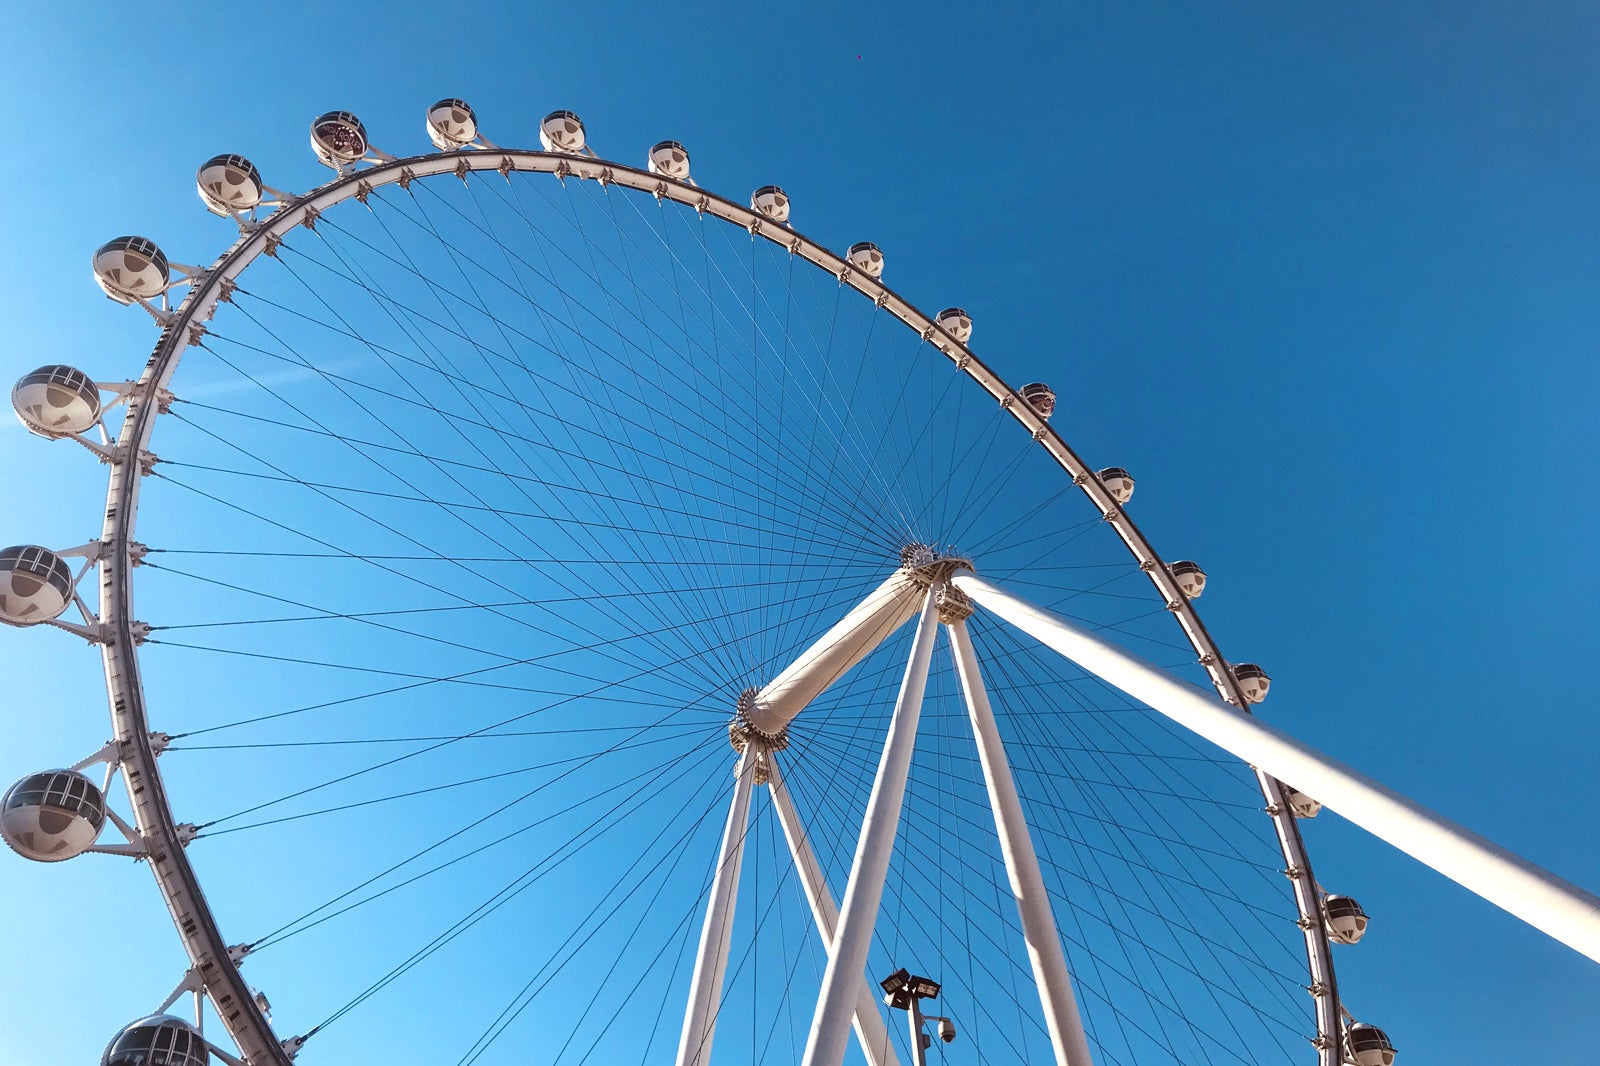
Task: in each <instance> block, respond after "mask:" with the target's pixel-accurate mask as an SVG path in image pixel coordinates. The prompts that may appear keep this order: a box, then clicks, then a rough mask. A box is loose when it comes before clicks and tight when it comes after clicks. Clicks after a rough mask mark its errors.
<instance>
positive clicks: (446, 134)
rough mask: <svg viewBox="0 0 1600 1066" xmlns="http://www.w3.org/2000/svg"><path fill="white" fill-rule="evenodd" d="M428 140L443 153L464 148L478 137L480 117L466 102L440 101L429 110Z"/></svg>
mask: <svg viewBox="0 0 1600 1066" xmlns="http://www.w3.org/2000/svg"><path fill="white" fill-rule="evenodd" d="M427 123H428V139H429V140H430V141H432V142H433V146H434V147H435V148H437V149H439V150H440V151H441V152H448V151H450V150H451V149H453V148H462V147H465V146H466V145H468V144H471V143H472V140H473V138H474V137H476V136H477V135H478V116H477V115H476V114H474V113H473V110H472V108H471V107H470V106H468V104H467V102H466V101H465V100H440V101H438V102H437V103H435V104H434V105H433V106H432V107H430V108H428V118H427Z"/></svg>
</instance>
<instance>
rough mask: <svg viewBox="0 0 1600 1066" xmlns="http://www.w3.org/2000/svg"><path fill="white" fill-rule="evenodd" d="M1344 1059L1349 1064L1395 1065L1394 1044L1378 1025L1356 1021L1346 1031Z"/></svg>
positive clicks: (1359, 1065) (1367, 1065)
mask: <svg viewBox="0 0 1600 1066" xmlns="http://www.w3.org/2000/svg"><path fill="white" fill-rule="evenodd" d="M1344 1061H1345V1062H1347V1063H1348V1064H1349V1066H1393V1063H1394V1045H1393V1044H1391V1043H1389V1034H1388V1033H1385V1032H1384V1031H1383V1030H1382V1029H1379V1028H1378V1027H1377V1026H1376V1025H1367V1024H1366V1023H1365V1022H1354V1023H1352V1024H1351V1025H1349V1026H1348V1027H1346V1029H1345V1031H1344Z"/></svg>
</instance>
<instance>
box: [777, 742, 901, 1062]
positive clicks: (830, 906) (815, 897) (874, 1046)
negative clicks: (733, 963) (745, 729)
mask: <svg viewBox="0 0 1600 1066" xmlns="http://www.w3.org/2000/svg"><path fill="white" fill-rule="evenodd" d="M767 789H768V791H769V792H771V794H772V805H773V806H774V807H775V808H777V811H778V821H779V822H781V823H782V824H783V835H784V838H785V839H787V840H788V842H789V854H790V855H791V856H793V858H794V868H795V871H796V872H797V873H798V874H799V875H800V885H801V887H802V888H804V889H805V893H806V901H807V902H808V903H810V904H811V916H812V917H813V918H815V919H816V922H817V932H818V933H819V934H820V935H821V936H822V946H823V948H825V949H826V950H828V951H830V952H831V951H832V950H833V937H834V933H835V932H836V931H837V930H838V927H839V908H838V907H837V906H835V905H834V902H833V893H832V892H830V891H828V881H827V879H826V878H825V877H823V876H822V867H821V866H820V865H818V863H817V856H816V854H815V853H814V852H813V851H812V850H811V842H810V841H808V840H807V839H806V830H805V826H803V825H801V824H800V813H799V812H798V811H796V810H795V809H794V801H793V800H792V799H791V798H790V797H789V790H788V789H787V788H785V787H784V784H783V775H782V774H781V773H779V772H778V760H777V757H776V756H769V757H768V760H767ZM855 997H856V1014H855V1023H856V1039H857V1040H859V1041H860V1042H861V1050H862V1052H863V1053H864V1054H865V1055H866V1056H867V1062H868V1064H869V1066H899V1062H900V1060H899V1057H898V1056H897V1055H895V1053H894V1048H892V1047H890V1046H889V1027H888V1026H887V1025H885V1024H884V1021H883V1015H882V1014H881V1013H880V1012H879V1010H878V997H877V996H875V995H873V994H872V986H871V985H869V984H868V983H867V977H866V972H865V971H861V972H858V973H857V974H856V992H855Z"/></svg>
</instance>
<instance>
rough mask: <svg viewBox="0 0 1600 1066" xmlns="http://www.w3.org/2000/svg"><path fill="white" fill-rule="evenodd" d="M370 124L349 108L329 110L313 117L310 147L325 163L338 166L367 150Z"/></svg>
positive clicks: (350, 161)
mask: <svg viewBox="0 0 1600 1066" xmlns="http://www.w3.org/2000/svg"><path fill="white" fill-rule="evenodd" d="M369 147H370V146H369V145H368V144H367V127H365V126H363V125H362V124H361V120H360V119H359V118H356V117H355V115H353V114H351V113H350V112H348V111H329V112H327V113H326V114H322V115H318V116H317V117H316V118H315V119H313V120H312V121H311V150H312V151H313V152H315V153H316V155H317V160H318V162H320V163H321V164H322V165H323V166H328V167H332V168H333V169H335V170H338V169H339V168H340V167H344V166H348V165H350V164H351V163H354V162H356V161H357V160H358V159H361V158H362V157H364V156H365V155H366V154H367V149H368V148H369Z"/></svg>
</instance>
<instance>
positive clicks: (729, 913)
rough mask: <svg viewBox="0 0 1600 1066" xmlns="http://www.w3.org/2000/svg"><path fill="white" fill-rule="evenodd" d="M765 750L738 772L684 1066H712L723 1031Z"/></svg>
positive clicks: (700, 956)
mask: <svg viewBox="0 0 1600 1066" xmlns="http://www.w3.org/2000/svg"><path fill="white" fill-rule="evenodd" d="M760 752H761V748H760V746H759V745H757V744H754V743H751V744H746V745H745V749H744V752H743V754H741V755H740V756H739V762H738V765H737V766H736V767H735V768H734V771H733V799H732V801H731V802H729V804H728V823H727V825H726V826H724V827H723V830H722V850H721V851H720V852H719V853H718V855H717V871H716V874H715V875H714V876H713V877H712V880H711V894H710V895H709V896H708V897H707V898H706V919H705V923H704V924H703V925H701V927H700V950H699V951H698V952H697V953H696V954H695V960H694V976H693V978H691V980H690V982H689V1004H688V1006H687V1007H686V1008H685V1009H684V1012H683V1032H682V1033H681V1034H680V1035H679V1039H678V1066H706V1064H707V1063H709V1062H710V1061H711V1038H712V1037H713V1036H714V1035H715V1034H716V1031H717V1011H718V1010H720V1009H721V1007H722V982H723V976H724V975H725V974H726V973H727V970H728V949H729V948H730V947H731V946H732V944H733V908H734V904H735V903H736V902H737V901H738V899H739V872H740V871H741V870H742V869H743V868H744V838H745V833H746V832H747V831H748V830H749V825H750V786H751V783H752V782H754V781H755V776H756V759H757V757H758V755H759V754H760Z"/></svg>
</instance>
